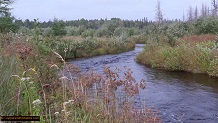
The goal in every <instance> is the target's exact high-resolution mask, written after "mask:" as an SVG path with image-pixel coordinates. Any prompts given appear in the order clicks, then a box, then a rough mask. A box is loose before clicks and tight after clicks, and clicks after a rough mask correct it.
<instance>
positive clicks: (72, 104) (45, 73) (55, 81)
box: [0, 35, 160, 123]
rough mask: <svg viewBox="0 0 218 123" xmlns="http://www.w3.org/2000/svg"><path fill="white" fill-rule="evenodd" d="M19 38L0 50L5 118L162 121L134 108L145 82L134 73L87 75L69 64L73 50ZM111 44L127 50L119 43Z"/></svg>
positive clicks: (0, 103) (1, 102)
mask: <svg viewBox="0 0 218 123" xmlns="http://www.w3.org/2000/svg"><path fill="white" fill-rule="evenodd" d="M13 36H14V35H11V37H13ZM14 39H17V38H13V40H11V42H10V45H2V46H1V48H0V50H1V55H0V70H1V71H0V73H1V74H0V79H1V80H2V81H1V82H0V87H1V89H0V98H1V99H0V108H1V110H0V115H6V116H13V115H23V116H29V115H39V116H41V121H40V122H42V123H48V122H64V123H68V122H160V119H159V117H158V116H157V113H156V112H154V111H152V110H149V109H148V108H146V107H143V105H141V107H140V108H138V107H136V106H135V105H134V96H136V95H138V94H139V93H140V91H142V90H143V89H144V88H145V82H144V81H141V82H136V81H135V79H134V78H133V77H132V75H131V74H132V73H131V71H130V70H128V69H126V71H123V72H122V71H120V70H119V69H118V68H117V69H115V70H111V69H110V68H108V67H105V69H104V73H103V74H101V75H100V74H97V73H95V72H94V71H89V72H81V71H80V70H79V68H78V67H76V66H73V65H69V64H67V63H66V62H65V58H66V55H67V52H68V50H69V49H67V48H66V47H64V48H65V49H62V50H63V56H61V55H59V53H57V52H56V51H54V50H55V48H54V49H52V48H48V46H50V47H53V46H56V45H54V44H53V43H52V42H45V40H46V41H51V40H52V39H43V38H40V37H33V38H31V39H28V38H25V37H23V38H20V39H19V40H14ZM46 43H47V44H46ZM61 43H63V42H61ZM78 43H79V42H78ZM83 43H84V42H83ZM86 43H89V45H92V46H93V45H95V43H94V44H90V42H85V43H84V45H87V44H86ZM91 43H93V42H91ZM127 44H128V43H127ZM63 45H64V43H63ZM66 45H67V44H66ZM108 45H109V46H108V47H111V46H114V47H115V46H117V45H118V46H119V45H120V46H119V47H120V48H121V46H122V45H121V44H120V42H119V40H117V42H113V43H108ZM67 46H68V45H67ZM102 46H105V45H102ZM56 49H58V48H56ZM59 50H61V49H59ZM59 50H58V51H59ZM87 50H88V49H87ZM61 71H62V72H61ZM121 73H123V74H122V75H121ZM142 107H143V108H142Z"/></svg>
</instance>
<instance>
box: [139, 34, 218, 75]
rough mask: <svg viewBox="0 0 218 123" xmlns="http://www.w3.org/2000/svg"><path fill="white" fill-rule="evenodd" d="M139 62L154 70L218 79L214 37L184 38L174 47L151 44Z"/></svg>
mask: <svg viewBox="0 0 218 123" xmlns="http://www.w3.org/2000/svg"><path fill="white" fill-rule="evenodd" d="M137 61H138V62H140V63H142V64H146V65H149V66H151V67H154V68H161V69H166V70H171V71H188V72H193V73H203V74H208V75H210V76H214V77H218V71H217V70H218V44H217V42H216V41H215V36H214V35H201V36H188V37H183V38H180V39H177V41H176V44H175V46H173V47H172V46H170V45H166V44H163V45H161V44H159V45H156V44H149V45H147V46H146V47H145V49H144V51H143V52H142V53H140V54H139V55H138V56H137Z"/></svg>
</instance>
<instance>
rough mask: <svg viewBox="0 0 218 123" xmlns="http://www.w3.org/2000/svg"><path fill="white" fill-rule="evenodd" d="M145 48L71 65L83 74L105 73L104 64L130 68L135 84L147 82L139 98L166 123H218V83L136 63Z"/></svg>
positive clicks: (204, 76)
mask: <svg viewBox="0 0 218 123" xmlns="http://www.w3.org/2000/svg"><path fill="white" fill-rule="evenodd" d="M143 47H144V45H142V44H137V45H136V47H135V49H134V50H132V51H129V52H125V53H120V54H116V55H104V56H96V57H92V58H82V59H77V60H73V61H70V62H69V63H72V64H74V65H78V66H79V67H80V68H81V70H83V71H88V70H90V69H93V70H94V71H96V72H99V73H102V72H103V64H104V65H106V66H109V67H111V68H115V67H119V68H123V67H124V66H127V67H128V68H130V69H131V70H132V71H133V76H134V77H135V78H136V80H138V81H140V80H141V79H144V80H145V81H146V89H145V92H144V93H140V97H142V98H144V99H145V100H146V105H147V106H148V107H154V108H155V109H158V110H159V111H160V115H161V118H162V122H164V123H183V122H184V123H218V79H215V78H210V77H208V76H207V75H201V74H191V73H187V72H169V71H164V70H157V69H152V68H149V67H146V66H144V65H141V64H138V63H136V62H135V60H134V59H135V57H136V55H137V54H138V53H140V52H141V51H142V50H143Z"/></svg>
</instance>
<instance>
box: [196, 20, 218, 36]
mask: <svg viewBox="0 0 218 123" xmlns="http://www.w3.org/2000/svg"><path fill="white" fill-rule="evenodd" d="M195 27H196V33H197V34H211V33H212V34H217V33H218V18H217V17H206V18H200V19H198V20H197V22H196V24H195Z"/></svg>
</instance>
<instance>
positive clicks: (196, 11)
mask: <svg viewBox="0 0 218 123" xmlns="http://www.w3.org/2000/svg"><path fill="white" fill-rule="evenodd" d="M194 18H195V20H197V19H198V7H197V6H196V7H195V13H194Z"/></svg>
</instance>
